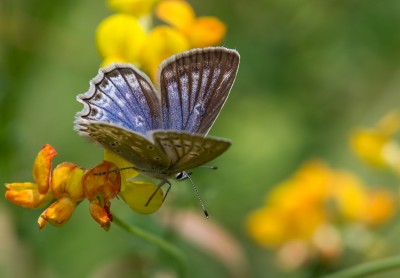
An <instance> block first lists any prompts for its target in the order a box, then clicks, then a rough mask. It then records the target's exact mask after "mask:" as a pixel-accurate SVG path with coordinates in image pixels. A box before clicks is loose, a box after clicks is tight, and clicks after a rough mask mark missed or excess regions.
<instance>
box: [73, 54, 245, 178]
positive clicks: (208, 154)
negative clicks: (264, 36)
mask: <svg viewBox="0 0 400 278" xmlns="http://www.w3.org/2000/svg"><path fill="white" fill-rule="evenodd" d="M239 60H240V56H239V53H238V52H237V51H235V50H231V49H227V48H224V47H208V48H202V49H193V50H189V51H186V52H183V53H180V54H177V55H174V56H172V57H170V58H168V59H166V60H165V61H163V62H162V63H161V65H160V66H159V70H158V72H159V76H158V83H157V84H159V90H157V89H156V87H155V86H154V85H153V84H152V82H151V81H150V79H149V78H148V77H147V76H146V75H145V74H144V73H143V72H141V71H140V70H138V69H137V68H136V67H134V66H133V65H130V64H121V63H114V64H111V65H109V66H106V67H104V68H101V69H100V70H99V73H98V75H97V76H96V77H95V78H94V79H92V80H91V82H90V88H89V91H87V92H86V93H84V94H81V95H78V96H77V100H78V101H79V102H81V103H83V104H84V108H83V110H82V111H80V112H78V113H77V114H76V116H75V124H74V129H75V130H76V131H78V133H79V134H80V135H83V136H85V137H87V138H89V139H90V140H92V141H94V142H96V143H98V144H100V145H101V146H103V147H104V148H106V149H108V150H110V151H112V152H114V153H116V154H118V155H119V156H121V157H123V158H124V159H126V160H127V161H129V162H131V163H132V164H134V169H135V170H137V171H139V172H140V173H142V174H144V175H147V176H149V177H152V178H157V179H160V180H161V181H163V183H161V184H164V183H165V182H167V181H168V179H170V178H178V179H179V178H182V177H187V176H188V175H187V174H186V171H187V170H190V169H193V168H196V167H198V166H201V165H203V164H205V163H207V162H209V161H211V160H213V159H215V158H216V157H218V156H219V155H221V154H222V153H223V152H225V151H226V150H227V149H228V148H229V147H230V145H231V142H230V141H229V140H227V139H222V138H217V137H212V136H207V134H208V131H209V130H210V128H211V127H212V125H213V123H214V121H215V120H216V118H217V117H218V114H219V113H220V111H221V109H222V107H223V105H224V103H225V101H226V99H227V97H228V95H229V92H230V90H231V87H232V85H233V82H234V80H235V78H236V74H237V70H238V67H239Z"/></svg>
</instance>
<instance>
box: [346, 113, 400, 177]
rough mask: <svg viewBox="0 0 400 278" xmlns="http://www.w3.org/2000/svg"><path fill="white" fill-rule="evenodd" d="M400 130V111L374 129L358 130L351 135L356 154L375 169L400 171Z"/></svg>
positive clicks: (389, 116)
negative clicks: (398, 133)
mask: <svg viewBox="0 0 400 278" xmlns="http://www.w3.org/2000/svg"><path fill="white" fill-rule="evenodd" d="M399 129H400V111H392V112H390V113H388V114H387V115H386V116H385V117H384V118H382V119H381V120H380V122H379V123H378V124H377V125H376V126H375V127H374V128H364V127H361V128H356V129H355V130H354V131H353V132H352V133H351V135H350V144H351V147H352V149H353V150H354V152H355V153H356V155H357V156H358V157H360V158H361V159H362V160H363V161H365V162H367V163H369V164H370V165H372V166H375V167H390V168H392V169H394V170H396V171H400V145H399V143H398V141H397V140H395V134H396V133H397V132H398V131H399Z"/></svg>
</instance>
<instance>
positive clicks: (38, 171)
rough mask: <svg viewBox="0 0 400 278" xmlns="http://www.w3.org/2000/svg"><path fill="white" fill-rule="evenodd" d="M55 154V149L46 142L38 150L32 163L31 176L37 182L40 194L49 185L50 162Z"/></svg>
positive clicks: (44, 191)
mask: <svg viewBox="0 0 400 278" xmlns="http://www.w3.org/2000/svg"><path fill="white" fill-rule="evenodd" d="M56 154H57V152H56V150H55V149H54V148H53V147H52V146H50V145H49V144H46V145H44V146H43V148H42V149H41V150H40V151H39V153H38V155H37V156H36V159H35V162H34V163H33V178H34V179H35V181H36V182H37V184H38V190H39V192H40V193H41V194H45V193H46V192H47V190H48V189H49V186H50V179H51V162H52V159H53V157H54V156H55V155H56Z"/></svg>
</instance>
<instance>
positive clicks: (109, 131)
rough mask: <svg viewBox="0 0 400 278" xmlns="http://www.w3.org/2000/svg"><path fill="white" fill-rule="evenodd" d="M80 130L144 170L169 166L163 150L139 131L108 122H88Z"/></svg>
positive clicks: (82, 133) (84, 134) (149, 170)
mask: <svg viewBox="0 0 400 278" xmlns="http://www.w3.org/2000/svg"><path fill="white" fill-rule="evenodd" d="M78 132H79V133H80V134H81V135H83V136H85V137H88V138H89V139H91V140H92V141H94V142H97V143H99V144H100V145H102V146H103V147H104V148H106V149H108V150H110V151H112V152H114V153H116V154H118V155H120V156H122V157H123V158H125V159H126V160H127V161H129V162H131V163H133V164H134V165H135V167H137V168H138V169H139V170H142V171H144V172H151V171H152V170H153V169H156V168H165V169H166V168H168V167H169V165H170V160H169V159H168V157H167V156H166V155H165V154H164V153H163V152H162V150H161V149H160V148H159V147H157V146H156V145H154V144H153V143H152V142H150V141H149V140H148V139H147V138H145V137H144V136H142V135H141V134H139V133H136V132H133V131H130V130H126V129H124V128H120V127H117V126H114V125H110V124H106V123H95V122H86V123H82V124H81V125H80V129H79V130H78Z"/></svg>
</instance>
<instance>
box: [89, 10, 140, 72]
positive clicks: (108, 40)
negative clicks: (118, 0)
mask: <svg viewBox="0 0 400 278" xmlns="http://www.w3.org/2000/svg"><path fill="white" fill-rule="evenodd" d="M145 37H146V34H145V32H144V30H143V28H142V27H141V26H140V24H139V22H138V20H137V19H136V18H135V17H134V16H131V15H128V14H116V15H112V16H110V17H108V18H106V19H104V20H103V21H102V22H101V23H100V24H99V26H98V28H97V30H96V43H97V48H98V50H99V52H100V55H101V56H102V57H103V58H105V59H108V57H113V58H115V57H118V58H119V59H123V60H125V61H128V62H130V63H133V64H134V63H137V61H138V56H139V54H140V50H141V48H142V45H143V42H144V40H145Z"/></svg>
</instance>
